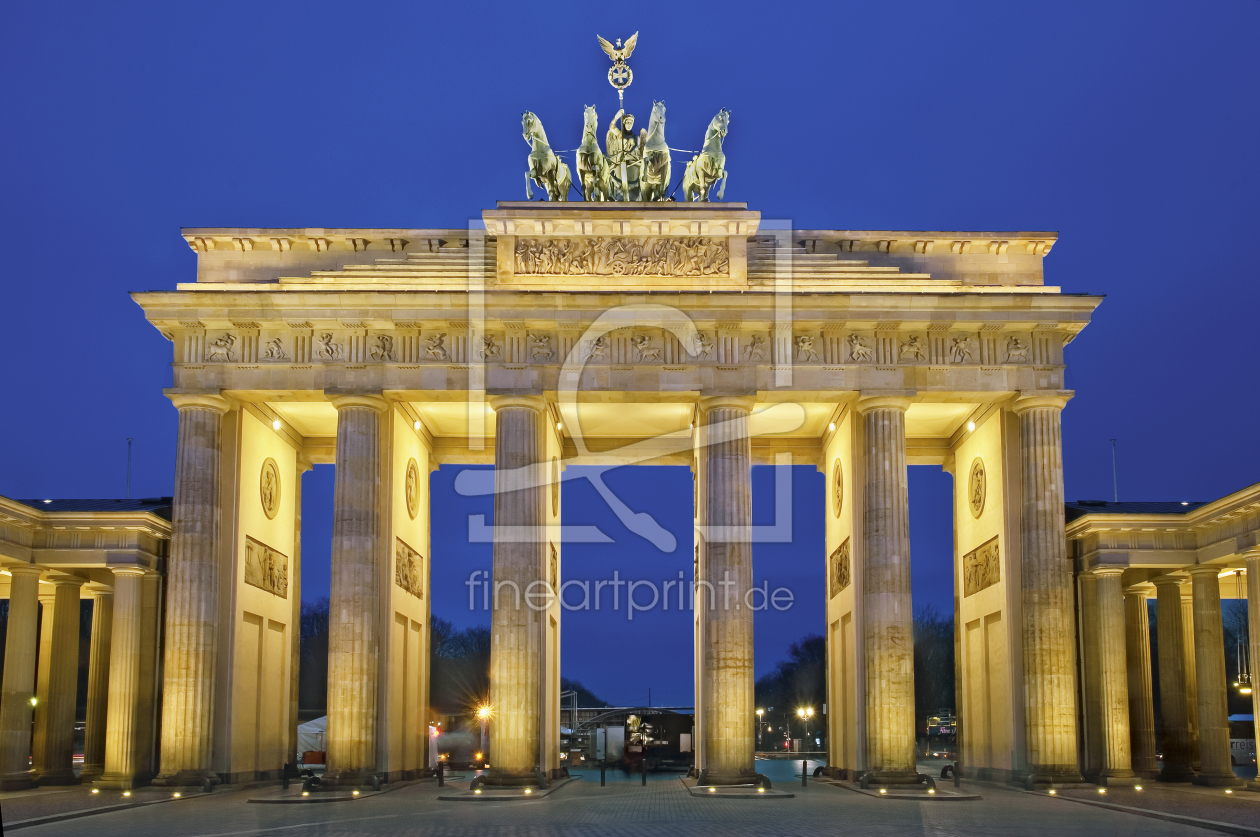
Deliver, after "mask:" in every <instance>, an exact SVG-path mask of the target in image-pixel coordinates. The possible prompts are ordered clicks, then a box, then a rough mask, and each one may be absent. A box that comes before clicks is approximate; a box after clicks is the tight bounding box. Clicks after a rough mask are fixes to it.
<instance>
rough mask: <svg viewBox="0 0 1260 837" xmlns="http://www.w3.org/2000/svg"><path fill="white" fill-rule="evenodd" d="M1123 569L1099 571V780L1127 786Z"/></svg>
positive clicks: (1130, 775)
mask: <svg viewBox="0 0 1260 837" xmlns="http://www.w3.org/2000/svg"><path fill="white" fill-rule="evenodd" d="M1121 572H1122V571H1121V570H1120V569H1118V568H1116V569H1111V568H1108V569H1099V570H1095V571H1094V575H1095V577H1096V578H1097V579H1098V587H1097V593H1098V662H1099V687H1100V688H1099V692H1100V694H1099V702H1100V706H1101V709H1102V717H1101V719H1100V721H1101V724H1100V726H1101V728H1102V742H1103V748H1102V750H1103V763H1102V770H1101V772H1100V774H1099V775H1100V777H1101V778H1103V779H1104V780H1105V781H1106V782H1107V783H1108V784H1123V783H1128V782H1131V781H1133V780H1135V779H1136V778H1137V774H1135V773H1134V772H1133V765H1132V756H1131V750H1130V740H1129V684H1128V664H1127V661H1126V659H1125V631H1124V591H1123V590H1122V588H1121V586H1120V575H1121Z"/></svg>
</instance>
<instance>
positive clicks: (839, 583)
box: [831, 538, 853, 596]
mask: <svg viewBox="0 0 1260 837" xmlns="http://www.w3.org/2000/svg"><path fill="white" fill-rule="evenodd" d="M852 580H853V571H852V568H851V567H850V565H849V538H845V539H844V543H842V544H840V545H839V546H838V547H836V551H835V552H833V553H831V595H832V596H835V595H836V594H837V593H839V592H840V591H841V590H843V589H845V588H846V587H848V586H849V583H850V582H851V581H852Z"/></svg>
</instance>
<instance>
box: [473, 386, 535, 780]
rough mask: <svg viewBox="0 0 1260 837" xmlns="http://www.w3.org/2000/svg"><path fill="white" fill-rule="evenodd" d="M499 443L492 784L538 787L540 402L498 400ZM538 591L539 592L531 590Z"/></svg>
mask: <svg viewBox="0 0 1260 837" xmlns="http://www.w3.org/2000/svg"><path fill="white" fill-rule="evenodd" d="M490 406H491V407H493V408H494V411H495V431H494V432H495V437H494V558H493V561H494V563H493V568H492V571H491V576H492V584H493V590H492V593H491V595H492V596H493V610H492V611H491V617H490V630H491V635H492V640H491V641H492V645H491V650H490V703H491V706H492V707H493V712H494V715H493V717H492V720H491V721H490V760H491V761H490V763H491V765H492V766H493V769H492V770H491V772H490V775H489V776H488V777H487V778H488V780H489V782H490V783H491V784H507V785H511V784H520V783H524V782H530V781H533V779H534V777H536V775H537V771H538V770H539V769H540V768H541V765H540V763H539V760H540V754H539V729H540V727H539V724H540V721H541V715H542V706H541V705H540V700H539V698H540V695H539V692H540V685H541V677H542V665H541V663H542V618H543V613H542V611H541V610H537V609H535V608H534V607H531V606H530V602H529V599H528V598H527V594H528V593H529V592H530V590H531V589H532V590H533V591H534V592H535V594H537V592H538V591H539V590H540V587H539V583H540V582H542V581H543V580H544V575H543V549H544V547H545V540H546V529H545V525H546V516H545V515H546V507H545V505H544V504H545V493H546V492H545V488H546V485H547V478H546V474H545V470H544V467H543V453H542V443H543V436H542V423H543V422H544V421H546V405H545V403H544V401H543V399H542V398H541V397H539V396H496V397H493V398H491V399H490ZM531 585H533V586H532V587H531Z"/></svg>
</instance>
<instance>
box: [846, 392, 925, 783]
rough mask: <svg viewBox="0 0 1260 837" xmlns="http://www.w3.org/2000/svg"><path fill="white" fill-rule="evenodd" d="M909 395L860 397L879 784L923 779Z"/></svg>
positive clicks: (872, 750) (871, 752)
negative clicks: (918, 746) (917, 720)
mask: <svg viewBox="0 0 1260 837" xmlns="http://www.w3.org/2000/svg"><path fill="white" fill-rule="evenodd" d="M909 406H910V402H909V399H906V398H863V399H861V400H859V401H858V403H857V409H858V412H859V413H860V414H861V416H862V428H863V442H862V443H863V445H864V457H863V459H864V462H865V475H864V480H865V481H864V485H865V492H864V495H863V499H864V500H865V506H864V508H863V510H862V560H863V575H862V622H863V630H862V637H863V642H864V644H865V647H866V767H867V771H868V772H869V773H870V774H871V781H873V782H878V783H880V784H889V783H915V782H918V780H919V776H918V770H917V768H916V766H915V764H916V752H915V724H914V613H913V606H912V604H911V601H910V522H909V494H908V489H907V486H906V409H907V408H908V407H909Z"/></svg>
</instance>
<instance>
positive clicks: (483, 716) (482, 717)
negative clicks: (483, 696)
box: [477, 703, 492, 762]
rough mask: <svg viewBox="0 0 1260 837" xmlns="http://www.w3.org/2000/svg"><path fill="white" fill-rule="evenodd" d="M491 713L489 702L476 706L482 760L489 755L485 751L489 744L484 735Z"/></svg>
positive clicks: (486, 758)
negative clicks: (479, 725)
mask: <svg viewBox="0 0 1260 837" xmlns="http://www.w3.org/2000/svg"><path fill="white" fill-rule="evenodd" d="M491 714H492V710H491V708H490V704H488V703H483V704H482V705H481V706H479V707H477V720H478V721H480V722H481V754H482V757H483V758H482V761H483V762H484V761H487V760H488V759H489V757H490V754H489V753H488V752H487V751H486V750H487V747H488V745H489V741H488V740H487V737H486V724H488V723H489V722H490V715H491Z"/></svg>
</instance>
